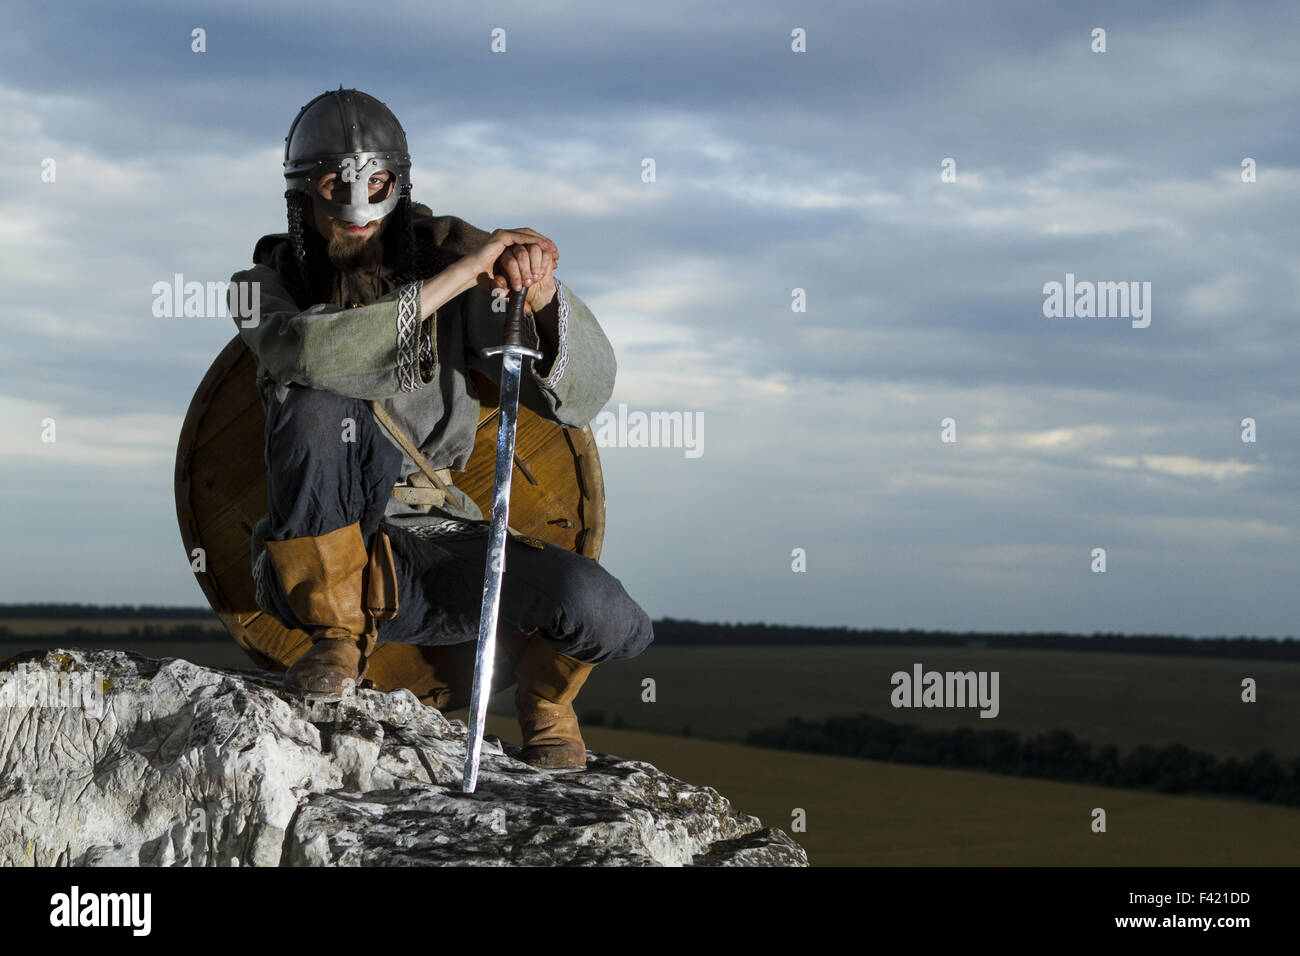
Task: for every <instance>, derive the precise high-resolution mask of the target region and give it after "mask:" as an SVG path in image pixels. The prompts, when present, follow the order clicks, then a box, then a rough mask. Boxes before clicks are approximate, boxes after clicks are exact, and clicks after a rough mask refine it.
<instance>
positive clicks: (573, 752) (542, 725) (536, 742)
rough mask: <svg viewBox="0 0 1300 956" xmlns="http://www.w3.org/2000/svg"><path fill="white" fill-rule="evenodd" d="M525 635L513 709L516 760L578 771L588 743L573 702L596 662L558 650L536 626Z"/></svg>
mask: <svg viewBox="0 0 1300 956" xmlns="http://www.w3.org/2000/svg"><path fill="white" fill-rule="evenodd" d="M530 633H531V634H532V636H531V637H529V638H528V642H527V644H526V645H525V647H524V652H523V655H522V656H521V657H520V660H519V665H518V667H517V668H516V671H515V674H516V676H517V677H518V679H519V686H518V687H517V688H516V689H515V709H516V710H517V711H518V712H519V730H520V732H521V733H522V734H523V740H524V749H523V753H522V754H520V757H519V759H520V760H522V761H524V763H527V764H531V765H532V766H534V767H537V768H539V769H541V770H583V769H585V768H586V766H587V745H586V744H585V743H583V740H582V734H581V733H580V732H579V730H578V715H577V714H575V713H574V712H573V700H574V698H575V697H577V696H578V691H579V690H581V689H582V685H583V684H584V683H585V682H586V680H587V677H588V675H590V674H591V671H592V668H594V667H595V666H596V665H595V664H585V663H583V662H582V661H580V660H576V659H574V658H572V657H569V656H568V655H567V654H561V653H560V652H558V651H556V650H555V649H554V647H553V646H552V645H551V642H550V641H548V640H546V638H544V637H542V636H541V634H540V632H537V631H536V630H535V629H534V631H533V632H530Z"/></svg>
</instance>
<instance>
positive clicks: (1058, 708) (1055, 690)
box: [578, 645, 1300, 759]
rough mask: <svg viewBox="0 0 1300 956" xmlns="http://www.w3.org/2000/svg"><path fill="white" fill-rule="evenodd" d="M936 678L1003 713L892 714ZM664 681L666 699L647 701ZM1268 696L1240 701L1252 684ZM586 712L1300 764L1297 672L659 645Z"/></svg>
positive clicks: (1071, 658) (1289, 665)
mask: <svg viewBox="0 0 1300 956" xmlns="http://www.w3.org/2000/svg"><path fill="white" fill-rule="evenodd" d="M916 662H919V663H921V664H923V665H924V666H925V668H926V669H927V670H929V669H934V670H940V671H946V670H961V671H965V670H990V671H993V670H995V671H998V672H999V674H1000V678H999V681H1000V699H1001V713H1000V714H999V715H998V716H997V717H996V718H994V719H983V718H980V717H979V716H978V713H977V712H976V711H975V710H944V709H928V710H927V709H901V708H900V709H895V708H893V707H892V706H891V705H890V702H889V695H890V691H891V690H892V687H891V685H890V681H889V677H890V675H891V674H892V673H893V672H895V671H898V670H905V671H910V670H911V667H912V664H913V663H916ZM646 677H651V678H654V680H655V692H656V698H657V699H656V701H655V702H654V703H643V702H642V700H641V687H642V680H643V679H644V678H646ZM1243 677H1253V678H1255V680H1256V681H1257V682H1258V686H1259V700H1258V702H1257V703H1254V704H1245V703H1242V702H1241V697H1240V695H1241V679H1242V678H1243ZM578 710H579V713H585V712H590V711H594V710H599V711H603V712H604V714H605V718H606V723H607V724H608V723H612V721H613V719H614V716H615V715H619V716H621V717H622V718H623V724H624V727H625V728H627V729H635V730H650V731H655V732H658V733H670V734H680V733H681V732H682V730H683V728H686V727H689V728H690V729H691V730H690V732H691V735H692V736H697V737H705V738H709V739H717V740H734V741H743V739H744V735H745V733H746V732H747V731H748V730H750V729H752V728H755V727H759V726H766V725H774V724H782V723H784V722H785V720H786V718H787V717H794V716H798V717H803V718H804V719H805V720H814V719H823V718H826V717H832V716H849V715H853V714H856V713H859V712H864V713H868V714H871V715H872V716H875V717H880V718H883V719H885V720H889V721H893V722H895V723H914V724H917V725H918V726H921V727H925V728H928V729H938V728H953V727H961V726H966V727H970V728H972V729H974V730H993V729H998V730H1013V731H1016V732H1018V733H1022V734H1024V733H1042V732H1044V731H1048V730H1054V729H1057V728H1060V729H1064V730H1068V731H1070V732H1071V733H1073V734H1074V735H1075V736H1076V737H1079V738H1080V739H1083V740H1087V741H1090V742H1092V743H1096V744H1117V745H1119V746H1120V747H1121V748H1128V747H1132V746H1135V745H1137V744H1153V745H1162V744H1172V743H1182V744H1186V745H1187V746H1188V747H1191V748H1192V749H1193V750H1205V751H1208V752H1210V753H1212V754H1214V755H1216V756H1218V757H1229V756H1237V757H1248V756H1253V755H1254V754H1255V753H1256V752H1258V751H1259V750H1261V749H1265V748H1267V749H1271V750H1273V752H1274V753H1275V754H1277V756H1278V757H1280V758H1285V759H1289V758H1293V757H1296V756H1300V662H1295V661H1257V660H1256V661H1245V660H1221V659H1216V658H1204V657H1174V656H1154V655H1145V654H1118V653H1093V652H1086V651H1035V650H986V649H977V648H935V647H918V648H902V647H889V648H847V647H806V648H792V647H745V648H722V647H684V646H675V645H663V646H653V645H652V646H651V648H650V649H649V650H648V651H647V652H646V653H645V654H643V655H642V656H641V657H639V658H636V659H635V660H631V661H622V662H616V663H612V664H602V665H601V666H599V667H598V668H597V669H596V671H595V672H594V674H593V676H592V677H591V679H590V680H589V681H588V682H587V686H586V687H585V688H583V691H582V696H581V697H580V698H579V704H578Z"/></svg>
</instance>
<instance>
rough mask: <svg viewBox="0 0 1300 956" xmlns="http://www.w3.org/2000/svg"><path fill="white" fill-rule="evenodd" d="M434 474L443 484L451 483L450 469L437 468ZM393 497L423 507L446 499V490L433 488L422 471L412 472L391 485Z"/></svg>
mask: <svg viewBox="0 0 1300 956" xmlns="http://www.w3.org/2000/svg"><path fill="white" fill-rule="evenodd" d="M434 474H435V475H436V476H437V477H438V478H439V479H441V480H442V482H443V484H444V485H448V486H449V485H451V471H450V469H447V468H439V469H438V470H437V471H435V472H434ZM393 497H394V498H396V499H397V500H398V501H400V502H402V503H403V504H407V505H413V506H415V507H417V508H424V507H428V506H430V505H433V506H435V507H439V506H441V505H442V504H443V503H444V502H445V501H446V500H447V492H445V491H444V490H443V489H442V488H435V487H434V485H433V482H432V481H431V480H430V479H429V478H428V476H426V475H425V474H424V473H423V472H419V471H417V472H413V473H412V474H410V475H408V476H407V477H406V482H405V484H403V483H402V482H398V483H397V484H395V485H393Z"/></svg>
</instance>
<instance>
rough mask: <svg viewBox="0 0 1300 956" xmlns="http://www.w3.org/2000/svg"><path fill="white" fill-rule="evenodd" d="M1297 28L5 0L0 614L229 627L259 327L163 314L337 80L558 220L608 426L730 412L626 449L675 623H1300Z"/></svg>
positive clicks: (1263, 18)
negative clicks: (1049, 300) (210, 588)
mask: <svg viewBox="0 0 1300 956" xmlns="http://www.w3.org/2000/svg"><path fill="white" fill-rule="evenodd" d="M434 8H436V9H434ZM1243 11H1244V12H1243ZM1298 26H1300V13H1297V8H1296V6H1295V4H1294V3H1291V2H1289V0H1283V2H1278V3H1256V4H1250V5H1249V6H1248V7H1242V6H1241V5H1237V4H1230V3H1222V4H1215V3H1169V4H1154V3H1153V4H1141V5H1133V4H1130V3H1113V4H1105V3H1103V4H1083V3H1077V4H1068V5H1066V4H1060V5H1051V4H1042V3H1035V2H1025V3H1000V4H997V3H990V4H963V3H942V4H940V3H925V2H915V0H905V2H898V3H870V4H866V3H862V4H848V3H845V4H815V3H808V2H799V3H774V2H768V0H757V2H755V0H745V2H739V0H738V2H723V3H711V4H700V3H696V2H687V0H660V2H657V3H654V4H636V5H630V4H629V5H625V6H624V8H622V9H620V8H619V7H617V6H612V5H610V4H606V3H598V2H595V0H581V2H552V3H547V4H545V5H541V4H522V3H496V4H492V5H483V4H479V3H438V4H436V5H431V4H427V3H402V2H390V3H386V4H380V5H374V6H372V7H365V6H364V5H363V6H360V7H359V6H358V5H357V4H355V3H341V2H316V3H313V4H310V5H299V4H292V5H291V4H277V3H267V2H264V0H258V2H249V0H235V2H231V0H223V2H221V3H219V4H208V3H176V2H172V0H156V2H131V0H122V2H118V3H114V4H112V5H106V4H102V3H98V2H62V3H58V4H45V3H36V2H26V3H21V2H20V3H19V5H18V12H17V14H16V15H14V16H11V17H8V18H7V29H6V31H5V32H4V33H2V34H0V122H2V124H3V129H4V130H5V131H6V138H7V142H8V146H7V152H8V160H9V161H8V162H7V163H6V164H5V165H6V175H5V176H4V177H3V178H0V253H2V254H0V282H2V283H3V288H4V296H3V299H2V300H0V316H2V321H3V326H2V328H3V334H2V336H0V362H2V364H0V368H2V369H3V376H2V377H0V499H2V500H3V502H4V505H3V511H2V512H0V535H2V536H3V542H4V543H3V549H2V552H0V601H27V600H58V601H87V602H106V603H158V604H184V605H194V604H202V603H204V599H203V596H202V593H201V592H200V590H199V588H198V587H197V585H196V584H195V583H194V580H193V576H192V574H191V573H190V571H189V567H188V563H187V560H186V555H185V554H184V551H183V549H182V546H181V542H180V537H179V534H178V531H177V525H176V517H175V510H174V505H173V489H172V476H173V467H174V456H175V448H176V439H177V435H178V433H179V429H180V425H181V421H182V419H183V417H184V414H185V410H186V408H187V406H188V404H189V402H190V399H191V396H192V395H193V393H194V389H195V387H196V385H197V384H198V382H199V380H200V379H201V378H202V376H203V374H204V372H205V370H206V369H207V367H208V365H209V364H210V362H211V361H212V359H213V357H214V356H215V355H216V354H217V352H218V351H220V349H221V348H222V346H223V345H224V344H225V343H226V342H227V341H228V340H229V339H230V338H231V337H232V335H233V333H234V326H233V324H232V323H231V322H230V320H229V319H228V318H188V319H185V318H172V319H166V318H155V317H154V316H153V314H152V310H151V305H152V301H153V295H152V292H151V289H152V287H153V285H154V283H156V282H159V281H168V280H170V279H171V277H172V276H173V275H174V274H175V273H182V274H183V275H184V276H185V277H186V279H187V280H199V281H208V280H225V279H228V278H229V276H230V275H231V273H232V272H234V271H236V270H238V269H240V268H243V267H244V266H245V265H246V264H247V263H248V262H249V259H250V256H251V252H252V248H253V244H254V242H255V241H256V239H257V238H258V237H259V236H261V235H263V234H265V233H269V232H281V231H283V230H284V218H283V217H284V205H283V199H282V193H283V189H284V185H283V179H282V177H281V166H280V163H281V159H282V148H283V137H284V135H285V132H286V131H287V129H288V126H289V123H290V122H291V120H292V119H293V117H294V115H295V113H296V112H297V110H298V108H299V107H300V106H301V105H302V104H303V103H305V102H306V101H307V100H309V99H311V98H312V97H313V96H315V95H316V94H317V93H320V92H322V91H323V90H325V89H332V88H335V87H337V86H338V85H339V84H340V83H341V84H343V85H344V86H348V87H358V88H360V89H363V90H366V91H367V92H370V93H372V94H374V95H376V96H378V97H380V98H381V99H383V100H384V101H386V102H387V103H388V104H389V106H391V107H392V108H393V109H394V111H395V112H396V113H397V115H398V117H399V118H400V119H401V121H402V123H403V125H404V126H405V127H406V129H407V132H408V136H409V139H410V144H411V152H412V155H413V157H414V163H415V166H414V170H413V180H414V182H415V197H416V198H417V199H418V200H420V201H422V202H424V203H426V204H428V205H430V206H431V207H432V208H433V209H434V211H435V212H438V213H450V214H455V215H458V216H461V217H463V218H465V219H467V220H469V221H470V222H472V223H474V224H475V225H478V226H480V227H482V228H485V229H491V228H495V227H501V226H507V227H508V226H518V225H528V226H531V227H533V228H536V229H538V230H539V231H541V232H543V233H545V234H546V235H548V236H550V237H551V238H553V239H554V240H555V241H556V243H557V244H558V246H559V247H560V250H561V260H562V261H561V268H560V269H559V270H558V273H557V274H558V275H559V276H560V277H561V278H562V279H563V280H564V281H566V282H567V283H568V284H569V285H570V286H571V287H572V288H573V289H574V290H575V291H576V292H577V293H578V294H579V295H580V296H582V298H583V299H584V300H585V301H586V302H587V303H588V304H589V305H590V306H591V308H592V310H593V311H594V313H595V314H596V316H597V317H598V318H599V319H600V321H601V323H602V325H603V327H604V328H605V330H606V332H607V333H608V335H609V337H610V340H611V341H612V342H613V344H614V347H615V349H616V351H617V354H618V360H619V374H618V383H617V386H616V389H615V392H614V396H613V399H612V400H611V403H610V405H609V406H608V407H609V409H610V410H611V411H615V410H617V408H618V406H619V405H620V403H621V404H624V405H626V406H627V410H628V411H637V410H642V411H655V410H659V411H670V410H678V411H683V412H687V413H690V414H695V413H699V414H701V415H702V418H703V423H704V431H703V445H702V454H700V455H699V456H698V457H688V455H687V454H686V449H683V448H616V447H611V448H606V449H604V450H603V451H602V462H603V465H604V470H605V480H606V485H607V504H608V516H609V522H608V530H607V534H606V538H605V550H604V555H603V562H604V564H605V565H606V566H607V567H608V568H609V569H610V570H611V571H612V572H613V573H614V574H615V575H616V576H618V577H619V578H620V579H621V580H622V581H623V583H624V585H625V586H626V587H627V588H628V590H629V592H630V593H631V594H632V595H633V596H634V597H635V598H637V599H638V600H639V601H640V602H641V603H642V604H643V606H644V607H645V608H646V609H647V611H648V612H649V613H650V614H651V615H652V616H653V617H661V616H673V617H690V618H698V619H703V620H722V621H768V622H781V623H806V624H826V625H849V626H861V627H915V628H944V629H960V630H977V631H984V630H995V629H1006V630H1015V631H1022V630H1040V629H1050V630H1062V631H1072V632H1084V633H1090V632H1093V631H1123V632H1130V633H1136V632H1144V633H1186V634H1195V635H1212V634H1257V635H1288V634H1296V633H1298V632H1300V627H1297V620H1298V615H1297V612H1298V611H1300V587H1298V586H1297V579H1298V578H1300V560H1298V558H1297V546H1298V545H1300V535H1298V524H1300V503H1298V501H1297V494H1296V491H1297V468H1298V467H1300V396H1298V394H1297V369H1298V368H1300V362H1298V360H1300V348H1298V341H1297V308H1296V303H1297V301H1298V299H1300V242H1298V239H1300V235H1298V233H1300V228H1298V227H1297V209H1298V205H1297V201H1298V200H1300V173H1298V172H1297V164H1296V156H1297V147H1298V146H1300V142H1298V137H1297V103H1298V102H1300V97H1298V96H1297V87H1298V86H1300V63H1298V62H1297V61H1298V60H1300V55H1298V54H1297V45H1296V39H1297V35H1298V31H1297V27H1298ZM195 28H202V29H203V30H204V31H205V32H206V52H201V53H198V52H193V51H192V49H191V46H192V33H191V31H192V30H194V29H195ZM496 28H500V29H503V30H504V31H505V39H506V51H505V52H504V53H494V52H493V50H492V37H493V30H494V29H496ZM1096 28H1102V29H1104V30H1105V46H1106V49H1105V52H1094V50H1093V47H1094V45H1095V44H1096V42H1097V41H1096V40H1095V39H1094V35H1093V31H1094V30H1095V29H1096ZM796 30H802V31H803V35H804V36H806V50H805V51H804V52H797V51H796V50H794V49H792V45H795V44H796V38H795V37H794V36H793V35H792V34H793V32H794V31H796ZM647 158H649V159H653V161H654V172H655V176H654V180H653V181H652V182H647V181H645V180H644V178H643V169H644V166H645V163H644V161H645V160H646V159H647ZM1248 158H1249V159H1251V160H1253V161H1254V173H1255V181H1254V182H1243V166H1242V164H1243V160H1246V159H1248ZM47 159H53V160H54V161H55V169H56V178H55V181H53V182H45V181H43V178H42V169H43V163H44V161H45V160H47ZM945 159H951V160H952V161H953V164H955V174H956V175H955V179H954V178H953V177H952V176H947V177H945V176H944V175H943V172H944V161H945ZM945 179H947V180H951V181H945ZM1067 274H1071V275H1073V276H1074V277H1075V280H1076V281H1077V282H1084V281H1091V282H1137V283H1139V284H1140V283H1150V289H1151V293H1150V325H1149V326H1148V327H1146V328H1134V327H1133V323H1132V322H1131V321H1130V320H1129V319H1128V318H1123V317H1119V318H1116V317H1107V318H1079V317H1073V318H1065V317H1049V316H1046V315H1044V300H1045V295H1044V285H1045V284H1046V283H1050V282H1062V283H1064V282H1065V279H1066V276H1067ZM1139 288H1141V286H1139ZM796 290H802V295H801V296H800V294H799V293H798V292H797V291H796ZM800 297H801V298H802V299H803V300H804V302H805V304H806V308H805V310H804V311H796V310H795V308H794V305H795V304H796V303H797V301H798V299H799V298H800ZM46 418H53V419H54V420H55V422H56V427H57V431H56V435H57V441H55V442H53V443H49V442H43V441H42V440H41V437H42V424H41V423H42V420H43V419H46ZM1246 418H1251V419H1254V421H1255V423H1256V425H1255V428H1256V439H1257V440H1256V441H1254V442H1243V440H1242V432H1243V428H1242V420H1243V419H1246ZM944 419H952V420H953V421H954V423H955V435H956V441H950V442H945V441H943V440H942V427H941V422H942V421H943V420H944ZM797 548H802V549H804V552H805V553H806V571H804V572H802V573H799V572H796V571H794V570H792V561H793V558H792V553H793V552H794V550H795V549H797ZM1096 548H1104V549H1105V553H1106V571H1105V573H1095V572H1094V571H1093V570H1092V566H1093V551H1094V549H1096Z"/></svg>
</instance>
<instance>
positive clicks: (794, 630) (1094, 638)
mask: <svg viewBox="0 0 1300 956" xmlns="http://www.w3.org/2000/svg"><path fill="white" fill-rule="evenodd" d="M213 617H214V615H213V613H212V611H211V610H210V609H208V608H205V607H165V606H159V605H151V604H141V605H131V604H122V605H99V604H0V618H3V619H9V620H11V621H18V620H38V619H42V618H44V619H51V618H54V619H69V620H94V619H98V620H130V619H139V620H150V619H154V620H156V619H159V618H172V619H178V618H179V619H191V618H192V619H195V620H212V618H213ZM9 630H10V631H11V632H13V633H21V628H20V627H12V628H9ZM184 631H185V629H184V628H182V629H180V630H179V631H178V632H177V633H176V634H172V635H162V634H159V635H157V636H154V635H150V636H149V639H155V640H165V639H172V640H188V639H189V637H190V635H189V634H188V633H186V632H184ZM654 631H655V641H656V643H658V644H691V645H697V646H703V645H731V646H749V647H753V646H789V645H796V646H826V647H900V646H906V647H986V648H994V649H996V648H1006V649H1013V648H1020V649H1026V650H1067V651H1101V652H1107V653H1114V652H1120V653H1134V654H1168V655H1178V656H1187V657H1232V658H1249V659H1255V660H1300V640H1297V639H1296V638H1294V637H1286V638H1280V639H1279V638H1275V637H1250V636H1246V635H1241V636H1226V635H1225V636H1219V637H1182V636H1178V635H1171V634H1117V633H1102V632H1097V633H1094V634H1091V635H1085V634H1067V633H1064V632H1057V631H1053V632H1034V633H1023V634H999V633H993V632H985V631H964V632H959V631H925V630H917V629H914V628H909V629H907V630H899V629H891V628H870V629H867V628H851V627H803V626H797V625H787V624H762V623H750V624H746V623H731V622H706V621H687V620H679V619H677V618H672V617H665V618H660V619H659V620H657V621H655V622H654ZM69 633H70V634H71V633H72V632H69ZM205 633H207V634H208V637H209V639H210V636H211V635H210V632H205ZM3 636H5V635H4V629H3V628H0V637H3ZM118 636H120V635H118Z"/></svg>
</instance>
